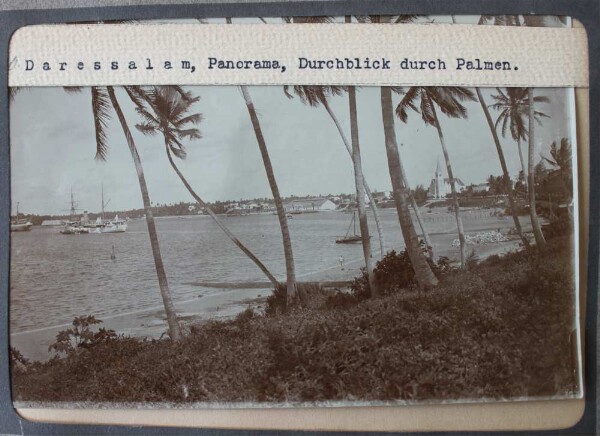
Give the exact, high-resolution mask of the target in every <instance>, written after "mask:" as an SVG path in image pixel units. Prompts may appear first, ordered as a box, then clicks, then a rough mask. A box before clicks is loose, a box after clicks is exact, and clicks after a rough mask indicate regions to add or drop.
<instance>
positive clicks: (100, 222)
mask: <svg viewBox="0 0 600 436" xmlns="http://www.w3.org/2000/svg"><path fill="white" fill-rule="evenodd" d="M109 202H110V200H107V201H104V185H102V214H101V215H100V216H99V217H98V218H96V223H95V227H96V230H95V233H123V232H125V231H126V230H127V220H124V219H119V215H115V218H114V219H113V220H105V219H104V208H105V207H106V206H107V205H108V203H109Z"/></svg>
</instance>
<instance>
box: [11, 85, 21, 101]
mask: <svg viewBox="0 0 600 436" xmlns="http://www.w3.org/2000/svg"><path fill="white" fill-rule="evenodd" d="M22 90H23V88H21V87H18V86H12V87H10V88H8V100H9V101H13V100H14V99H15V96H16V95H17V94H18V93H19V92H21V91H22Z"/></svg>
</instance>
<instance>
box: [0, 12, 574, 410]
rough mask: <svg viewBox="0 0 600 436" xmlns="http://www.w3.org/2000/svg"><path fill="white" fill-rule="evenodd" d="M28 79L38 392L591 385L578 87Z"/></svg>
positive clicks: (23, 229) (15, 314)
mask: <svg viewBox="0 0 600 436" xmlns="http://www.w3.org/2000/svg"><path fill="white" fill-rule="evenodd" d="M534 18H535V19H536V20H537V21H536V22H533V21H530V20H532V18H531V17H522V16H518V17H517V16H500V17H492V16H489V17H488V16H482V17H454V16H452V17H414V16H398V17H374V16H370V17H346V18H345V19H344V18H343V17H342V18H327V17H311V18H298V17H293V18H286V19H284V21H286V22H289V23H291V24H293V23H302V22H335V21H337V22H340V24H341V23H343V22H344V21H345V20H346V21H347V22H361V23H365V24H366V25H368V24H369V23H381V22H385V23H398V24H399V25H401V24H402V23H406V22H417V23H419V22H422V23H427V24H432V23H433V24H435V23H436V22H440V23H441V22H444V23H457V22H461V20H462V22H466V23H471V24H477V23H479V24H489V25H513V26H526V25H548V26H551V25H552V26H563V25H568V21H567V20H566V19H564V18H562V17H534ZM209 21H210V20H209ZM214 21H215V22H217V20H214ZM220 21H221V22H223V21H224V20H220ZM231 21H232V20H231V19H227V22H231ZM235 21H236V19H233V22H235ZM240 21H241V20H240ZM245 21H251V20H249V19H248V20H245ZM254 21H256V22H264V23H266V24H268V23H269V22H276V21H277V22H282V19H275V18H266V19H265V18H261V19H255V20H254ZM198 24H199V25H201V24H202V23H198ZM10 91H11V92H10V98H11V101H10V135H11V145H10V147H11V148H10V153H11V192H12V216H11V263H10V301H9V313H10V342H11V348H10V359H11V376H12V394H13V399H14V401H15V404H16V405H18V406H19V407H28V406H31V405H36V406H39V405H40V404H42V405H43V404H55V403H61V404H70V405H73V406H76V405H78V404H79V405H80V404H83V405H85V406H86V407H94V405H107V404H108V405H110V404H120V405H122V404H126V403H136V404H138V405H142V406H143V405H148V406H152V407H160V403H163V404H169V405H182V406H190V407H191V406H194V405H197V406H198V405H199V406H207V407H210V406H211V405H216V406H223V405H229V406H236V405H239V406H250V407H252V406H263V407H269V406H276V405H315V404H317V405H365V404H366V405H374V404H414V403H422V402H427V403H439V402H451V401H463V402H467V401H502V400H525V399H551V398H580V397H581V394H582V392H581V391H582V387H581V363H580V362H581V349H580V343H579V341H580V339H579V336H580V335H579V329H578V323H579V314H578V300H577V298H578V297H577V292H578V290H579V288H578V277H577V271H578V237H579V235H578V193H577V166H576V163H577V153H576V151H577V138H576V135H575V131H576V130H575V123H576V116H577V114H576V113H575V109H574V108H575V105H574V98H575V97H574V90H573V89H566V88H505V87H494V88H472V87H459V86H445V87H442V86H439V87H419V86H395V87H389V86H383V87H373V86H370V87H355V86H329V85H320V86H315V85H312V86H300V85H289V86H283V87H282V86H246V85H242V86H176V85H168V84H165V85H161V86H144V85H128V86H91V87H37V88H36V87H27V88H11V89H10Z"/></svg>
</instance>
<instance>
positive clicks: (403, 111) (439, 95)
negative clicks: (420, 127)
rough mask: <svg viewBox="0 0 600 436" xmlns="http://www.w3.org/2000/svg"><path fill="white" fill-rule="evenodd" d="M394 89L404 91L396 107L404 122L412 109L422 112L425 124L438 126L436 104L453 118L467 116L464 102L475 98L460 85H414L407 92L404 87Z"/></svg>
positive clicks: (399, 91) (399, 116)
mask: <svg viewBox="0 0 600 436" xmlns="http://www.w3.org/2000/svg"><path fill="white" fill-rule="evenodd" d="M394 90H395V91H396V92H398V93H404V97H402V100H401V101H400V103H399V104H398V106H397V107H396V115H398V118H400V120H401V121H402V122H404V123H405V122H406V121H407V120H408V112H407V110H408V109H412V110H414V111H415V112H417V113H420V114H421V117H422V118H423V121H424V122H425V124H428V125H430V126H437V116H436V113H435V106H436V105H437V106H438V107H439V108H440V110H441V111H442V113H443V114H444V115H447V116H449V117H451V118H466V117H467V109H466V108H465V107H464V105H463V104H462V103H463V102H465V101H474V100H475V95H474V94H473V92H471V91H470V90H469V89H467V88H462V87H459V86H446V87H441V86H412V87H410V88H408V90H407V91H406V92H404V89H402V88H394ZM417 106H418V107H417Z"/></svg>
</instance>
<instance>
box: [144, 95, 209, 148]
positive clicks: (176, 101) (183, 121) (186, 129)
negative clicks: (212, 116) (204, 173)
mask: <svg viewBox="0 0 600 436" xmlns="http://www.w3.org/2000/svg"><path fill="white" fill-rule="evenodd" d="M198 100H200V97H193V96H192V94H191V93H189V92H184V91H183V90H181V88H178V87H175V86H155V87H154V88H152V89H151V90H149V91H148V92H147V100H146V101H147V103H148V104H149V105H150V106H151V109H152V112H151V111H149V110H147V109H146V108H145V107H144V106H143V105H140V106H137V107H136V110H137V112H138V113H139V114H140V116H141V117H142V119H143V122H142V123H139V124H136V126H135V127H136V128H137V129H138V130H139V131H140V132H142V133H143V134H145V135H154V134H156V133H158V132H160V133H162V134H163V135H164V137H165V144H166V145H167V146H168V147H169V150H170V151H171V152H172V153H173V154H174V155H175V156H177V157H178V158H180V159H185V157H186V152H185V147H184V145H183V142H182V141H183V140H185V139H200V138H201V137H202V135H201V134H200V130H198V129H197V128H195V127H190V125H197V124H198V123H200V121H202V115H201V114H199V113H193V114H189V115H188V113H189V111H190V108H191V106H192V105H193V104H194V103H196V102H198Z"/></svg>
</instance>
